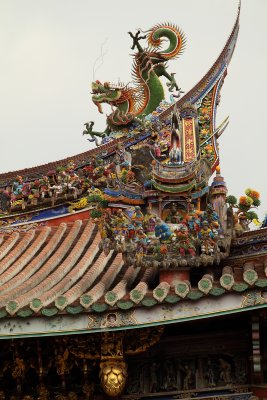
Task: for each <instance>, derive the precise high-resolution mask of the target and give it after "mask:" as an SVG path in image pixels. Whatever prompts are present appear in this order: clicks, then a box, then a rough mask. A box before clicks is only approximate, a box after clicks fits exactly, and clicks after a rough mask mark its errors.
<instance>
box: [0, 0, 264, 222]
mask: <svg viewBox="0 0 267 400" xmlns="http://www.w3.org/2000/svg"><path fill="white" fill-rule="evenodd" d="M237 3H238V2H237V0H201V1H200V0H168V1H163V0H153V1H152V0H146V1H144V0H135V1H128V0H114V1H104V0H102V1H98V2H97V1H90V0H23V1H22V0H0V51H1V63H0V137H1V157H0V172H6V171H10V170H16V169H20V168H24V167H31V166H35V165H40V164H43V163H47V162H50V161H55V160H59V159H62V158H65V157H67V156H72V155H75V154H77V153H80V152H83V151H86V150H87V149H89V148H90V146H91V144H90V143H89V142H88V141H87V140H86V139H85V137H83V136H82V131H83V124H84V122H86V121H89V120H94V121H95V129H96V130H103V129H104V128H105V117H104V116H101V115H100V114H98V112H97V109H96V107H95V105H94V104H93V103H92V102H91V95H90V83H91V81H92V80H93V79H99V80H101V81H106V80H107V81H111V82H117V81H118V79H120V80H121V81H123V82H129V81H130V80H131V75H130V69H131V62H132V59H131V56H130V54H131V50H130V46H131V40H130V37H129V35H128V34H127V32H128V31H129V30H130V31H132V32H134V31H135V29H136V28H138V27H141V28H143V29H149V28H150V27H152V26H153V25H154V24H156V23H158V22H163V21H170V22H173V23H176V24H177V25H178V26H179V27H181V29H182V30H183V31H184V33H185V35H186V37H187V46H186V50H185V52H184V54H183V55H182V56H181V57H180V58H179V59H177V60H175V61H171V62H170V63H169V71H170V72H172V71H173V72H176V78H177V81H178V83H179V85H180V86H181V87H182V89H183V90H185V91H188V90H190V89H191V87H193V86H194V85H195V84H196V83H197V82H198V81H199V80H200V79H201V78H202V76H203V75H204V74H205V73H206V72H207V70H208V69H209V68H210V66H211V65H212V64H213V62H214V61H215V59H216V58H217V56H218V55H219V53H220V52H221V50H222V48H223V46H224V44H225V42H226V41H227V38H228V36H229V34H230V32H231V30H232V27H233V24H234V20H235V17H236V11H237ZM266 15H267V1H266V0H242V7H241V19H240V25H241V26H240V33H239V38H238V42H237V46H236V50H235V53H234V55H233V58H232V61H231V63H230V66H229V68H228V76H227V77H226V79H225V83H224V86H223V89H222V92H221V104H220V107H219V109H218V114H217V123H218V124H219V123H220V122H221V121H222V120H223V119H224V118H225V117H226V116H228V115H229V116H230V124H229V126H228V128H227V130H226V131H225V132H224V134H223V135H222V137H221V138H220V155H221V169H222V174H223V175H224V177H225V179H226V181H227V184H228V189H229V192H230V193H231V194H234V195H236V196H237V197H239V196H240V195H242V194H243V191H244V190H245V189H246V188H247V187H253V188H255V189H257V190H259V191H260V192H261V195H262V203H263V204H262V206H261V207H260V210H259V215H260V217H261V218H262V217H263V215H264V213H265V212H267V179H266V166H265V159H266V150H267V136H266V125H265V115H266V113H267V110H266V93H267V83H266V82H267V79H266V74H267V56H266V55H267V28H266ZM101 49H102V53H103V54H104V59H103V63H102V62H101V60H100V59H99V56H100V54H101ZM94 69H95V70H96V71H95V76H93V70H94ZM105 111H106V112H108V109H107V108H106V109H105Z"/></svg>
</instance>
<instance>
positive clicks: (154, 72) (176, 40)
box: [84, 24, 185, 140]
mask: <svg viewBox="0 0 267 400" xmlns="http://www.w3.org/2000/svg"><path fill="white" fill-rule="evenodd" d="M128 33H129V35H130V36H131V38H132V39H133V45H132V47H131V49H132V50H134V49H135V48H136V49H137V52H136V53H135V54H134V61H133V69H132V76H133V80H134V84H133V86H130V85H129V84H127V85H123V84H118V85H112V84H110V83H109V82H105V83H104V84H102V83H101V82H100V81H98V80H97V81H95V82H93V83H92V94H93V96H92V100H93V102H94V104H95V105H96V106H97V107H98V110H99V112H100V113H102V103H108V104H110V105H111V107H112V109H114V108H115V109H114V111H113V112H112V113H111V114H110V115H109V116H108V117H107V127H108V128H107V130H106V131H105V132H103V133H100V132H94V131H93V130H92V129H91V130H89V129H87V131H84V133H88V134H90V135H91V136H92V137H94V136H102V137H103V136H107V135H108V133H109V132H110V129H112V130H117V129H120V128H121V127H123V126H126V125H128V124H129V123H130V122H132V121H133V120H134V119H135V118H137V117H138V118H140V119H142V118H143V117H144V116H146V115H148V114H150V113H151V112H152V111H154V110H155V109H156V108H157V106H158V105H159V104H160V102H161V101H162V100H163V99H164V97H165V96H164V89H163V86H162V83H161V80H160V77H162V76H164V77H165V78H167V79H168V82H167V86H168V88H169V91H170V92H172V91H173V90H176V91H179V92H181V89H180V88H179V87H178V85H177V83H176V81H175V78H174V73H171V74H169V73H168V72H167V70H166V69H167V65H166V64H167V62H168V61H169V60H170V59H174V58H177V57H178V56H179V55H181V53H182V52H183V50H184V47H185V36H184V34H183V32H182V31H181V30H180V29H179V28H177V27H176V26H175V25H172V24H159V25H156V26H154V27H153V28H151V29H150V30H148V31H146V32H145V33H146V35H144V36H140V30H139V31H137V33H136V34H135V35H133V34H132V33H131V32H128ZM142 39H146V40H147V44H148V47H147V48H143V47H142V46H141V45H140V43H139V42H140V40H142ZM166 39H167V40H168V41H169V43H168V47H167V48H166V49H165V50H161V46H162V44H163V42H165V41H166ZM89 140H90V139H89ZM92 140H94V139H92Z"/></svg>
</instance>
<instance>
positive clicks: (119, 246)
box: [98, 203, 223, 265]
mask: <svg viewBox="0 0 267 400" xmlns="http://www.w3.org/2000/svg"><path fill="white" fill-rule="evenodd" d="M98 225H99V230H100V233H101V237H102V245H103V249H104V251H105V252H107V253H108V252H109V250H110V249H111V248H115V249H116V250H117V251H121V252H134V254H135V259H136V264H137V265H138V264H140V263H141V261H142V259H143V257H144V256H145V255H153V256H154V257H155V258H156V259H157V258H159V259H161V258H162V257H163V256H164V255H165V254H168V253H176V254H177V255H180V257H186V256H188V257H195V256H199V255H204V254H205V255H209V256H213V255H215V254H217V253H218V252H219V251H220V250H219V246H218V239H219V237H222V236H223V231H222V228H221V224H220V221H219V218H218V215H217V213H216V212H215V211H214V210H213V208H212V206H211V205H210V204H208V206H207V208H206V210H205V211H199V210H197V209H196V208H195V206H194V204H193V203H189V205H188V211H187V212H186V213H183V214H181V213H180V212H179V209H178V208H177V205H176V203H172V204H171V207H170V209H169V210H168V213H167V216H166V217H165V221H164V220H162V219H161V218H159V217H158V216H157V215H156V214H155V213H154V212H153V211H152V209H151V208H147V211H146V212H145V213H143V212H142V210H141V207H140V206H135V207H128V208H126V209H122V208H118V209H113V210H111V209H109V208H108V209H106V210H105V212H104V214H103V216H102V217H101V219H100V220H99V221H98Z"/></svg>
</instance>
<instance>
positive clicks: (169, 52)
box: [147, 23, 186, 60]
mask: <svg viewBox="0 0 267 400" xmlns="http://www.w3.org/2000/svg"><path fill="white" fill-rule="evenodd" d="M148 32H149V33H148V36H147V41H148V44H149V45H150V46H152V47H153V48H158V49H159V50H160V48H161V46H162V44H163V42H164V39H166V38H167V39H168V40H169V46H168V48H167V49H165V50H162V51H159V52H158V54H159V55H160V56H162V57H163V58H164V59H165V60H168V59H170V58H177V57H179V56H180V55H181V54H182V53H183V51H184V49H185V44H186V38H185V35H184V33H183V32H182V30H181V29H180V28H178V27H177V26H176V25H173V24H170V23H166V24H165V23H164V24H158V25H155V26H153V27H152V28H151V29H149V31H148Z"/></svg>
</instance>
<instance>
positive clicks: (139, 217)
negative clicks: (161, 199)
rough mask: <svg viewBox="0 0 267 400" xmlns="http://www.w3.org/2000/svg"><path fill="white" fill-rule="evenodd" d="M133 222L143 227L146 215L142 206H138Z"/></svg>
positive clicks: (135, 209)
mask: <svg viewBox="0 0 267 400" xmlns="http://www.w3.org/2000/svg"><path fill="white" fill-rule="evenodd" d="M132 220H133V221H134V223H135V224H136V225H137V226H142V223H143V220H144V215H143V213H142V211H141V207H140V206H136V207H135V208H134V213H133V215H132Z"/></svg>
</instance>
